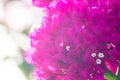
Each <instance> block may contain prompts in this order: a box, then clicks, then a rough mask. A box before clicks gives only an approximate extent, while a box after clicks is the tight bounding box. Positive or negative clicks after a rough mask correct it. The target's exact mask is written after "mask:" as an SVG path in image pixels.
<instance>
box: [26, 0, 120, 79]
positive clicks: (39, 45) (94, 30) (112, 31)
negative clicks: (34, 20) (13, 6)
mask: <svg viewBox="0 0 120 80" xmlns="http://www.w3.org/2000/svg"><path fill="white" fill-rule="evenodd" d="M33 4H35V5H38V6H43V5H45V6H46V8H45V9H46V13H47V15H46V16H44V18H43V21H42V26H41V27H40V28H38V29H35V30H34V32H32V33H30V39H31V48H30V49H28V51H27V52H26V54H25V58H26V60H27V61H28V62H29V63H31V64H32V65H34V67H35V74H36V76H37V77H38V80H106V79H105V78H104V74H105V72H106V67H107V68H108V69H110V70H111V71H112V72H113V73H114V74H116V72H117V68H118V60H119V59H120V6H119V4H120V1H119V0H53V1H52V0H33ZM48 4H52V5H48Z"/></svg>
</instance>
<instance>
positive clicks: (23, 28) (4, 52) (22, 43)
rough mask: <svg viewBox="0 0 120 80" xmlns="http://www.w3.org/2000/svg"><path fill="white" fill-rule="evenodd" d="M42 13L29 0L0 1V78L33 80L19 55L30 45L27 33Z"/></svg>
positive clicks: (29, 70)
mask: <svg viewBox="0 0 120 80" xmlns="http://www.w3.org/2000/svg"><path fill="white" fill-rule="evenodd" d="M42 15H43V13H42V10H41V9H39V8H36V7H33V6H32V5H31V0H0V80H35V77H32V71H33V67H32V66H31V65H29V64H27V63H26V62H25V61H24V57H23V55H24V51H25V50H26V49H27V48H29V46H30V40H29V37H28V33H29V32H30V31H31V30H32V29H33V28H34V27H36V26H39V24H40V21H41V18H42Z"/></svg>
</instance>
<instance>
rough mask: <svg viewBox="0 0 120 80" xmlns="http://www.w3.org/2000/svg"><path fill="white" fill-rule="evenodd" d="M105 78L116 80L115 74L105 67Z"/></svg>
mask: <svg viewBox="0 0 120 80" xmlns="http://www.w3.org/2000/svg"><path fill="white" fill-rule="evenodd" d="M105 78H106V79H107V80H118V78H117V76H116V75H115V74H113V73H112V72H111V71H110V70H108V69H107V72H106V73H105Z"/></svg>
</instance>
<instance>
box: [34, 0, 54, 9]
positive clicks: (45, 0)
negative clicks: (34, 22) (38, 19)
mask: <svg viewBox="0 0 120 80" xmlns="http://www.w3.org/2000/svg"><path fill="white" fill-rule="evenodd" d="M52 1H53V0H32V3H33V5H35V6H38V7H45V6H47V5H49V4H50V2H52Z"/></svg>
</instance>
